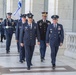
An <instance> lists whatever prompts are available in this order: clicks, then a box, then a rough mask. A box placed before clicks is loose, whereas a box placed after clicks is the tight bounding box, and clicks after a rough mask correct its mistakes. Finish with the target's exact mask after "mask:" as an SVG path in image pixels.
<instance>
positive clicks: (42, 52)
mask: <svg viewBox="0 0 76 75" xmlns="http://www.w3.org/2000/svg"><path fill="white" fill-rule="evenodd" d="M47 14H48V12H42V19H41V20H39V21H38V22H37V24H38V28H39V32H40V55H41V62H43V61H44V60H45V53H46V31H47V27H48V25H49V24H51V22H50V21H48V20H47Z"/></svg>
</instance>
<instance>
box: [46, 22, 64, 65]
mask: <svg viewBox="0 0 76 75" xmlns="http://www.w3.org/2000/svg"><path fill="white" fill-rule="evenodd" d="M63 40H64V30H63V26H62V25H61V24H58V23H57V26H56V27H54V24H51V25H49V26H48V28H47V33H46V43H50V48H51V59H52V61H51V63H52V65H55V64H56V56H57V52H58V49H59V46H60V43H63Z"/></svg>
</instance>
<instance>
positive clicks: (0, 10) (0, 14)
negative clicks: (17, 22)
mask: <svg viewBox="0 0 76 75" xmlns="http://www.w3.org/2000/svg"><path fill="white" fill-rule="evenodd" d="M3 6H4V5H3V0H0V18H3V17H4V16H3V15H4V14H3V12H4V10H3Z"/></svg>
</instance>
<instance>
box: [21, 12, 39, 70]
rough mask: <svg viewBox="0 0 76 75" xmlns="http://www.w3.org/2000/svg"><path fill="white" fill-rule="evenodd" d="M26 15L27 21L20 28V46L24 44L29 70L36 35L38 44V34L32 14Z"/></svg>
mask: <svg viewBox="0 0 76 75" xmlns="http://www.w3.org/2000/svg"><path fill="white" fill-rule="evenodd" d="M27 17H28V22H27V24H26V25H24V26H23V27H22V30H21V46H23V45H24V47H25V55H26V62H27V69H28V70H30V66H32V56H33V52H34V47H35V44H36V37H37V39H38V44H40V36H39V30H38V26H37V24H36V23H35V22H33V14H32V13H28V14H27Z"/></svg>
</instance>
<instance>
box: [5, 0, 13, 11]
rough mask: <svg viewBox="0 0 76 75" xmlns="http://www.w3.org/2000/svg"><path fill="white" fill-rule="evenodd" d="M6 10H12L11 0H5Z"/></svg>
mask: <svg viewBox="0 0 76 75" xmlns="http://www.w3.org/2000/svg"><path fill="white" fill-rule="evenodd" d="M6 5H7V8H6V12H13V0H7V4H6Z"/></svg>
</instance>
